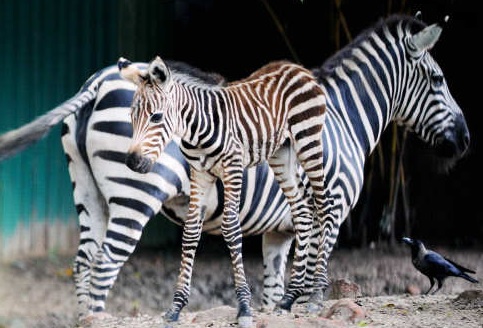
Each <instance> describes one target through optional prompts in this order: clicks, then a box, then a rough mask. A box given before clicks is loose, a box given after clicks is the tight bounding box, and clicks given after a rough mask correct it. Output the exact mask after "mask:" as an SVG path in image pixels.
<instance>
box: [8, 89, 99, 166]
mask: <svg viewBox="0 0 483 328" xmlns="http://www.w3.org/2000/svg"><path fill="white" fill-rule="evenodd" d="M96 94H97V88H93V89H84V90H82V91H81V92H79V93H77V94H76V95H75V96H74V97H72V98H70V99H69V100H67V101H65V102H63V103H62V104H60V105H59V106H57V107H55V108H54V109H52V110H51V111H49V112H47V113H46V114H44V115H42V116H39V117H38V118H36V119H35V120H33V121H31V122H30V123H27V124H25V125H23V126H21V127H19V128H17V129H15V130H11V131H8V132H6V133H4V134H2V135H0V161H2V160H4V159H6V158H9V157H11V156H13V155H15V154H17V153H19V152H21V151H23V150H24V149H25V148H27V147H29V146H30V145H32V144H34V143H35V142H37V141H39V140H40V139H42V138H43V137H44V136H46V135H47V134H48V132H49V131H50V130H51V129H52V128H53V127H54V126H56V125H57V124H58V123H59V122H61V121H62V120H63V119H64V118H66V117H67V116H69V115H70V114H73V113H75V112H77V111H78V110H79V109H81V108H82V107H83V106H84V105H85V104H87V103H88V102H89V101H91V100H93V99H94V98H95V97H96Z"/></svg>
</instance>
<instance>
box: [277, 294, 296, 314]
mask: <svg viewBox="0 0 483 328" xmlns="http://www.w3.org/2000/svg"><path fill="white" fill-rule="evenodd" d="M292 305H293V300H292V299H289V298H285V297H282V299H281V300H280V302H278V304H277V306H276V307H275V309H276V310H281V311H282V312H283V311H287V312H291V311H292Z"/></svg>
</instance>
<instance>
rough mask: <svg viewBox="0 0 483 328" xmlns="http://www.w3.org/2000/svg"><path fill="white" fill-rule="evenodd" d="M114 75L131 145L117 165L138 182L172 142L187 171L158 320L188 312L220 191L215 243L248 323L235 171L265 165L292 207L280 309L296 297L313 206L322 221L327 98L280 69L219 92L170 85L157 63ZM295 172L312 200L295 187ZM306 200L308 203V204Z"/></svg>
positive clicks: (286, 66)
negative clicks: (171, 283) (127, 110)
mask: <svg viewBox="0 0 483 328" xmlns="http://www.w3.org/2000/svg"><path fill="white" fill-rule="evenodd" d="M118 66H119V69H120V73H121V76H122V77H124V78H125V79H126V80H129V81H131V82H133V83H134V84H136V85H137V87H138V88H137V90H136V92H135V94H134V98H133V101H132V107H131V110H132V112H131V120H132V125H133V139H132V143H131V146H130V148H129V151H128V156H127V159H126V164H127V165H128V167H130V168H131V169H132V170H133V171H136V172H141V173H146V172H149V170H150V169H151V167H152V165H153V164H154V163H155V162H156V160H157V159H158V157H159V156H160V155H161V153H162V152H163V150H164V147H165V146H166V145H167V144H168V143H169V142H170V141H171V140H172V139H173V137H174V136H175V135H176V136H178V137H179V138H181V142H180V148H181V151H182V153H183V154H184V156H185V157H186V159H187V161H188V163H189V164H190V175H191V181H190V188H191V192H190V205H189V210H188V214H187V218H186V221H185V224H184V229H183V237H182V260H181V269H180V274H179V276H178V282H177V286H176V292H175V294H174V299H173V304H172V306H171V308H170V309H169V310H168V312H167V313H166V315H165V317H166V319H167V320H168V321H177V320H178V317H179V313H180V311H181V310H182V308H183V307H184V306H185V305H186V304H187V303H188V297H189V293H190V284H191V275H192V266H193V262H194V257H195V252H196V248H197V246H198V243H199V239H200V236H201V230H202V225H203V220H204V216H205V213H204V211H205V207H206V201H207V197H206V195H207V194H208V193H209V191H210V189H211V188H213V187H214V185H215V182H216V180H217V179H220V180H221V181H222V183H223V187H224V200H223V202H224V208H223V221H222V225H221V230H222V235H223V237H224V240H225V242H226V244H227V246H228V249H229V251H230V256H231V260H232V266H233V274H234V280H235V286H236V295H237V301H238V306H239V308H238V314H237V317H238V320H239V324H240V325H242V326H244V325H246V324H248V323H250V324H251V317H252V315H251V310H250V301H251V293H250V289H249V286H248V284H247V281H246V277H245V273H244V268H243V260H242V232H241V228H240V218H239V205H240V195H241V191H242V177H243V170H244V169H245V168H246V167H253V166H255V165H257V164H260V163H262V162H265V161H267V162H268V164H269V166H270V167H271V168H272V169H273V171H274V174H275V178H276V180H277V181H278V183H279V184H280V187H281V189H282V191H283V193H284V195H285V196H286V198H287V201H288V203H289V204H290V207H291V214H292V220H293V226H294V230H295V241H296V245H295V253H294V262H293V267H292V272H291V277H290V283H289V285H288V287H287V290H286V292H285V295H284V296H283V298H282V300H281V302H280V303H279V306H280V307H281V308H286V307H287V306H286V305H285V304H289V305H291V304H292V303H293V301H294V300H295V299H297V298H298V297H299V296H300V295H302V293H303V288H304V274H305V265H306V248H307V246H308V240H309V237H310V233H311V228H312V221H313V216H314V207H315V210H316V212H315V213H316V215H317V217H318V218H320V219H321V218H322V214H323V213H322V207H323V201H324V198H323V190H324V175H323V161H322V159H323V156H322V140H321V138H320V136H321V133H322V127H323V124H324V119H325V105H326V99H325V95H324V94H323V92H322V89H321V87H320V86H319V85H318V83H317V81H316V80H315V78H314V76H313V75H312V73H311V72H310V71H308V70H306V69H305V68H303V67H301V66H300V65H297V64H294V63H291V62H288V61H276V62H272V63H269V64H267V65H265V66H263V67H262V68H260V69H259V70H257V71H255V72H254V73H252V74H251V75H250V76H249V77H248V78H246V79H243V80H240V81H237V82H233V83H230V84H229V85H228V86H226V87H222V86H212V85H207V84H203V83H198V82H193V83H190V82H189V81H188V82H178V81H176V80H173V79H171V76H170V74H171V73H170V71H169V69H168V67H167V66H166V65H165V64H164V62H163V60H162V59H161V58H160V57H156V58H155V59H154V60H153V61H152V62H151V63H150V65H149V67H148V69H147V70H146V71H142V70H139V69H138V68H137V67H135V66H133V65H131V62H130V61H128V60H126V59H124V58H120V59H119V61H118ZM298 163H300V164H301V166H302V167H303V169H304V172H305V173H306V175H307V177H308V179H309V181H310V184H311V189H312V193H308V192H307V191H306V190H305V188H303V183H302V179H301V176H300V175H299V173H298V170H297V164H298ZM311 194H312V195H313V199H312V198H311V197H310V195H311Z"/></svg>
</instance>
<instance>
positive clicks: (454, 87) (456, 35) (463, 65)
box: [132, 0, 483, 247]
mask: <svg viewBox="0 0 483 328" xmlns="http://www.w3.org/2000/svg"><path fill="white" fill-rule="evenodd" d="M418 10H421V12H422V17H423V20H424V21H425V22H427V23H428V24H431V23H434V22H436V21H440V20H442V19H443V17H444V16H445V15H449V17H450V18H449V22H448V24H447V26H446V27H445V28H444V31H443V34H442V36H441V38H440V40H439V41H438V43H437V44H436V46H435V48H434V49H433V50H432V54H433V56H434V58H435V59H436V60H437V61H438V63H439V64H440V66H441V67H442V69H443V71H444V73H445V77H446V79H447V81H448V84H449V87H450V89H451V92H452V94H453V96H454V98H455V99H456V101H457V102H458V103H459V105H460V106H461V108H462V109H463V112H464V114H465V116H466V119H467V123H468V126H469V129H470V133H471V149H470V151H469V152H468V154H467V156H466V157H465V158H463V159H462V160H461V161H460V162H459V163H458V164H457V165H456V167H454V169H453V170H451V171H450V172H449V173H448V174H442V173H439V172H438V171H437V170H436V169H435V164H437V163H438V160H437V159H436V158H434V157H432V154H431V150H430V149H427V147H426V146H425V145H424V144H422V143H421V142H420V141H419V140H417V139H416V137H414V136H412V135H410V136H409V137H408V139H407V143H406V152H405V156H404V162H405V166H404V170H405V179H406V189H405V192H406V197H408V198H407V200H406V202H407V205H408V207H409V210H410V211H409V217H408V218H406V217H405V216H404V211H403V206H402V203H401V199H402V196H401V197H399V202H398V203H397V209H398V210H397V215H396V224H395V226H393V227H392V228H391V229H394V233H393V235H394V236H396V239H399V238H400V237H401V236H402V235H405V234H408V233H409V234H411V235H412V236H413V237H418V238H421V239H423V240H425V241H428V242H432V243H441V244H446V245H453V246H476V245H480V243H481V240H482V238H481V237H482V236H483V223H482V220H481V218H482V210H481V207H480V206H479V204H480V201H479V199H480V191H479V187H480V182H481V173H480V165H479V162H478V149H479V145H478V139H479V129H478V122H479V121H478V119H477V118H476V100H477V91H476V88H477V86H478V84H479V83H478V82H477V81H478V77H479V74H475V73H477V72H479V67H480V65H479V64H478V61H477V58H476V57H477V56H479V57H480V55H479V51H477V50H476V47H477V43H476V41H477V39H478V36H477V32H478V31H481V25H480V23H478V19H477V11H476V9H475V7H474V4H473V3H471V2H469V1H435V0H434V1H375V0H373V1H340V2H338V1H310V0H309V1H307V0H306V1H303V2H302V1H296V0H292V1H275V0H273V1H268V0H265V1H262V0H260V1H223V0H219V1H217V0H210V1H201V0H191V1H176V2H175V9H174V13H175V17H174V20H173V22H172V23H173V25H172V31H173V34H172V35H173V38H172V40H171V43H170V44H169V46H168V47H165V48H164V49H165V52H164V53H152V55H151V56H148V58H132V59H133V60H136V61H150V60H151V59H152V58H153V57H154V56H155V55H156V54H159V55H161V56H164V57H167V58H169V57H171V58H172V59H176V60H181V61H185V62H188V63H190V64H193V65H195V66H197V67H199V68H201V69H204V70H208V71H215V72H218V73H220V74H222V75H223V76H225V77H226V78H227V79H230V80H232V79H239V78H243V77H245V76H247V75H249V74H250V73H251V72H252V71H254V70H256V69H257V68H259V67H260V66H262V65H264V64H265V63H267V62H269V61H271V60H275V59H290V60H293V61H297V62H299V63H301V64H303V65H305V66H306V67H309V68H311V67H315V66H319V65H321V64H322V63H323V62H324V60H325V59H326V58H328V56H330V55H332V54H333V53H334V52H335V51H337V50H338V49H340V47H343V46H344V45H346V44H347V43H348V41H349V40H350V39H352V38H354V37H356V36H357V34H359V33H360V32H361V31H362V30H363V29H366V28H369V27H371V26H372V24H373V23H375V22H376V21H377V20H379V19H380V18H383V17H386V16H387V15H388V14H391V13H407V14H411V15H413V14H415V13H416V12H417V11H418ZM342 16H343V19H345V22H346V24H347V28H348V31H349V33H350V35H347V33H346V32H345V31H344V30H343V29H342V28H341V25H340V24H339V23H340V22H341V20H340V19H341V17H342ZM274 17H275V18H274ZM277 20H278V22H277ZM277 24H279V25H277ZM279 27H281V28H279ZM161 28H162V27H161ZM470 81H476V82H470ZM400 134H401V132H399V135H400ZM391 138H392V134H391V128H390V127H389V128H388V129H387V131H386V133H385V135H384V138H383V140H382V143H381V144H382V149H383V154H384V161H385V162H386V163H387V164H386V168H385V170H386V174H384V173H381V169H380V168H379V167H373V166H372V165H370V164H369V163H370V161H368V162H367V163H368V165H367V167H366V171H368V173H369V171H370V170H376V173H375V174H374V178H373V180H372V182H371V184H370V185H371V188H370V190H367V188H368V187H367V186H368V182H367V180H366V182H365V187H364V188H365V189H364V192H363V194H362V195H361V197H360V200H359V203H358V205H357V207H356V209H355V210H354V211H353V212H352V213H351V215H350V217H349V219H348V220H347V221H346V223H345V224H344V225H343V227H342V230H341V234H340V238H339V246H341V247H349V246H357V247H359V246H365V245H368V244H369V243H371V242H376V243H383V244H387V243H388V241H389V239H390V238H389V237H390V236H389V235H390V233H388V232H387V231H385V230H384V229H382V228H381V217H382V211H383V208H384V206H385V204H387V202H388V194H389V185H390V181H389V178H388V177H387V169H388V167H389V153H388V152H387V150H388V147H389V145H390V141H391ZM373 155H374V154H373ZM401 195H402V194H401ZM362 213H364V214H362ZM203 238H214V239H216V237H210V236H205V237H203ZM254 239H255V240H256V241H258V239H257V238H254ZM245 245H258V243H257V242H255V243H245ZM247 247H250V246H247ZM257 247H258V246H257Z"/></svg>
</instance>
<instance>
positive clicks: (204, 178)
mask: <svg viewBox="0 0 483 328" xmlns="http://www.w3.org/2000/svg"><path fill="white" fill-rule="evenodd" d="M214 183H215V178H214V177H213V176H211V175H208V174H205V173H202V172H200V171H197V170H195V169H193V168H191V181H190V204H189V207H188V215H187V217H186V221H185V222H184V226H183V237H182V244H181V264H180V271H179V275H178V281H177V283H176V291H175V292H174V296H173V303H172V305H171V308H170V309H169V310H168V311H167V312H166V314H165V315H164V317H165V319H166V320H167V321H169V322H171V321H178V319H179V314H180V312H181V310H182V309H183V308H184V307H185V306H186V304H188V299H189V295H190V288H191V276H192V274H193V264H194V260H195V254H196V249H197V248H198V244H199V241H200V238H201V230H202V227H203V220H204V218H205V212H204V211H205V202H206V195H207V194H208V193H209V191H210V189H211V188H212V187H213V186H214Z"/></svg>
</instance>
